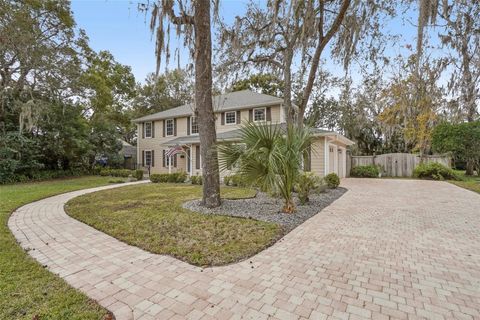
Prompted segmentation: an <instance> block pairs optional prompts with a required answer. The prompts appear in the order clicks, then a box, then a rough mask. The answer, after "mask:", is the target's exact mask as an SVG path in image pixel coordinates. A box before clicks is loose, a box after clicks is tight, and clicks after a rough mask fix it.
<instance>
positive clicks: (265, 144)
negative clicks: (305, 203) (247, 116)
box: [218, 123, 313, 213]
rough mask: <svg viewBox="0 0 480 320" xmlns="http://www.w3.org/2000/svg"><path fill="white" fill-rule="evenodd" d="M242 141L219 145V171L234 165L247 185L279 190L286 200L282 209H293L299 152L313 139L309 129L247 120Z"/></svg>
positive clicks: (300, 153)
mask: <svg viewBox="0 0 480 320" xmlns="http://www.w3.org/2000/svg"><path fill="white" fill-rule="evenodd" d="M240 130H241V133H240V135H241V143H240V144H225V145H220V146H218V150H219V161H220V167H221V169H222V170H228V168H232V167H236V168H238V169H237V174H239V175H240V176H241V177H242V179H244V180H245V181H246V182H247V183H248V184H251V185H256V186H258V187H259V188H260V189H261V190H264V191H268V192H272V193H278V194H279V195H281V196H282V198H283V199H284V200H285V204H284V207H283V211H285V212H289V213H291V212H294V210H295V206H294V203H293V198H292V190H293V186H294V183H295V180H296V178H297V176H298V174H299V171H300V168H301V164H302V159H301V157H300V156H299V155H302V154H304V152H305V151H306V150H307V149H308V147H309V146H310V143H311V141H312V139H313V135H312V131H311V129H310V128H308V127H305V128H298V127H293V126H289V127H288V128H287V129H286V130H284V129H281V127H280V126H278V125H263V124H256V123H247V124H245V125H243V126H242V128H241V129H240Z"/></svg>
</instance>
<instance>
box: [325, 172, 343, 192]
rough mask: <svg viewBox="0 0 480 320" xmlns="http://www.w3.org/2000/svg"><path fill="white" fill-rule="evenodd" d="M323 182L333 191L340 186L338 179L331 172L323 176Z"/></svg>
mask: <svg viewBox="0 0 480 320" xmlns="http://www.w3.org/2000/svg"><path fill="white" fill-rule="evenodd" d="M325 182H326V183H327V186H328V187H329V188H330V189H335V188H337V187H338V186H339V185H340V178H339V177H338V176H337V174H336V173H333V172H332V173H329V174H327V175H326V176H325Z"/></svg>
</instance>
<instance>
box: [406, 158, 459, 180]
mask: <svg viewBox="0 0 480 320" xmlns="http://www.w3.org/2000/svg"><path fill="white" fill-rule="evenodd" d="M413 176H414V177H415V178H420V179H432V180H460V178H459V177H458V176H457V174H456V173H455V171H453V170H452V169H450V168H448V167H446V166H444V165H443V164H440V163H437V162H430V163H420V164H419V165H418V166H417V167H416V168H415V170H413Z"/></svg>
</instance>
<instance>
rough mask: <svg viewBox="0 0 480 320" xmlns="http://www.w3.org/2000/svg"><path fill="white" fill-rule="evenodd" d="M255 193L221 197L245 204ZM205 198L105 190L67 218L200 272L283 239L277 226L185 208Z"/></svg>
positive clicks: (142, 189)
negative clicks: (200, 269) (236, 199)
mask: <svg viewBox="0 0 480 320" xmlns="http://www.w3.org/2000/svg"><path fill="white" fill-rule="evenodd" d="M253 195H254V191H253V190H249V189H242V188H233V187H224V188H222V197H227V198H245V197H251V196H253ZM200 197H201V187H200V186H193V185H182V184H165V183H159V184H148V185H139V186H128V187H124V188H118V189H114V190H104V191H100V192H96V193H92V194H88V195H84V196H81V197H78V198H75V199H72V200H71V201H69V202H68V204H67V211H68V213H69V214H70V215H71V216H72V217H74V218H76V219H78V220H80V221H82V222H84V223H87V224H88V225H91V226H93V227H94V228H96V229H98V230H101V231H103V232H105V233H107V234H109V235H111V236H113V237H115V238H117V239H120V240H121V241H124V242H126V243H129V244H131V245H134V246H137V247H140V248H142V249H144V250H147V251H150V252H153V253H158V254H168V255H171V256H174V257H176V258H178V259H181V260H184V261H186V262H189V263H191V264H194V265H198V266H211V265H225V264H228V263H233V262H236V261H239V260H242V259H245V258H247V257H249V256H252V255H254V254H255V253H257V252H259V251H261V250H262V249H264V248H266V247H268V246H269V245H271V244H272V243H274V242H275V241H276V240H277V239H278V238H279V237H280V236H281V235H282V229H281V227H280V226H279V225H277V224H274V223H267V222H262V221H257V220H253V219H243V218H234V217H228V216H220V215H204V214H200V213H194V212H191V211H189V210H186V209H183V208H182V203H183V202H184V201H187V200H190V199H196V198H200Z"/></svg>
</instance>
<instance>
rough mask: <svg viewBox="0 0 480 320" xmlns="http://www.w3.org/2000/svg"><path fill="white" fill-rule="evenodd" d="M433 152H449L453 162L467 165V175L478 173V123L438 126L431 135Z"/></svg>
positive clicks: (479, 153) (479, 134) (479, 160)
mask: <svg viewBox="0 0 480 320" xmlns="http://www.w3.org/2000/svg"><path fill="white" fill-rule="evenodd" d="M432 149H433V150H434V151H435V152H439V153H445V152H451V153H452V155H453V159H454V160H455V161H464V162H466V163H467V168H466V169H467V175H472V174H473V171H475V170H476V171H477V172H480V121H475V122H465V123H460V124H451V123H446V122H445V123H442V124H439V125H438V126H437V127H436V128H435V129H434V130H433V134H432Z"/></svg>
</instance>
